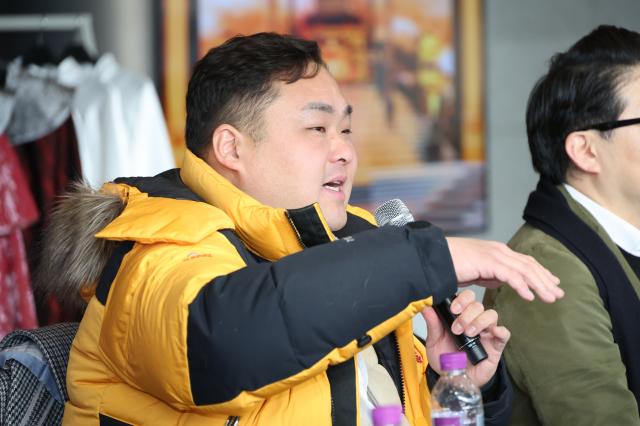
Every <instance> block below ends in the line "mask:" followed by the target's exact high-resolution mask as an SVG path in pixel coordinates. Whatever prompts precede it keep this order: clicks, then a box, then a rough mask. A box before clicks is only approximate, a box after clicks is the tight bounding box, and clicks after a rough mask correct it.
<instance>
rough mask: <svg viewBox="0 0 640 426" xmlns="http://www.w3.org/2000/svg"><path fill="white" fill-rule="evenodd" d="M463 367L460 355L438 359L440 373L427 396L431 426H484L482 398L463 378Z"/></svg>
mask: <svg viewBox="0 0 640 426" xmlns="http://www.w3.org/2000/svg"><path fill="white" fill-rule="evenodd" d="M466 366H467V355H466V354H465V353H464V352H452V353H448V354H442V355H440V367H441V368H442V371H443V373H442V376H440V378H439V379H438V382H437V383H436V385H435V387H434V388H433V391H432V392H431V418H432V425H433V426H436V425H438V426H444V425H447V426H453V425H460V426H463V425H465V426H467V425H472V426H484V410H483V409H482V394H481V393H480V389H478V387H477V386H476V385H475V384H474V383H473V382H472V381H471V379H469V376H467V373H466V370H465V368H466Z"/></svg>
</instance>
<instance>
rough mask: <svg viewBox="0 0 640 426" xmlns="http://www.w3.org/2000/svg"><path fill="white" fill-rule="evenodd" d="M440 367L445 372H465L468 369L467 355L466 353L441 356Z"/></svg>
mask: <svg viewBox="0 0 640 426" xmlns="http://www.w3.org/2000/svg"><path fill="white" fill-rule="evenodd" d="M440 367H442V369H443V370H445V371H451V370H464V369H465V368H467V354H466V353H464V352H451V353H448V354H441V355H440Z"/></svg>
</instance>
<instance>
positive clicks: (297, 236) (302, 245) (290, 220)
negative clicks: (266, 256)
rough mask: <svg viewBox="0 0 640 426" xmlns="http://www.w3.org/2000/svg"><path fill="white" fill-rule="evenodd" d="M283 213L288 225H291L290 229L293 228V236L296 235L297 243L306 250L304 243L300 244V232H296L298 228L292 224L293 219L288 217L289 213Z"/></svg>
mask: <svg viewBox="0 0 640 426" xmlns="http://www.w3.org/2000/svg"><path fill="white" fill-rule="evenodd" d="M284 212H285V214H286V215H287V219H288V220H289V223H290V224H291V227H292V228H293V232H295V234H296V238H297V239H298V242H299V243H300V246H301V247H302V248H307V246H305V245H304V243H303V242H302V237H301V236H300V232H298V228H296V224H295V223H293V219H292V218H291V216H290V215H289V212H288V211H286V210H285V211H284Z"/></svg>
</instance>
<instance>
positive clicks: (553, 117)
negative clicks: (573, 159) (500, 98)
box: [527, 25, 640, 184]
mask: <svg viewBox="0 0 640 426" xmlns="http://www.w3.org/2000/svg"><path fill="white" fill-rule="evenodd" d="M636 65H640V34H638V33H636V32H634V31H629V30H626V29H624V28H618V27H614V26H608V25H603V26H600V27H598V28H596V29H595V30H593V31H592V32H591V33H589V34H588V35H586V36H584V37H583V38H581V39H580V40H579V41H578V42H577V43H576V44H574V45H573V46H571V48H570V49H569V50H568V51H566V52H564V53H558V54H556V55H554V56H553V57H552V58H551V63H550V66H549V71H548V72H547V74H546V75H544V76H543V77H542V78H540V80H538V82H537V83H536V85H535V86H534V88H533V90H532V92H531V95H530V96H529V102H528V105H527V136H528V139H529V149H530V150H531V157H532V160H533V167H534V169H535V170H536V171H537V172H538V173H540V175H541V176H542V177H545V178H548V179H550V180H551V181H552V182H553V183H555V184H559V183H562V182H564V181H565V176H566V172H567V169H568V167H569V162H570V160H569V157H568V155H567V153H566V151H565V148H564V141H565V139H566V138H567V136H568V135H569V134H570V133H571V132H574V131H577V130H579V129H584V128H587V127H588V126H591V125H595V124H597V123H601V122H606V121H614V120H617V119H618V117H619V116H620V114H621V113H622V111H623V110H624V108H625V106H626V105H625V104H624V102H623V99H622V98H621V96H620V93H619V91H620V88H621V86H622V85H624V84H625V83H626V82H627V78H628V75H629V72H630V71H631V70H632V67H634V66H636ZM610 133H611V132H610V131H609V132H603V136H604V137H605V138H606V137H609V135H610Z"/></svg>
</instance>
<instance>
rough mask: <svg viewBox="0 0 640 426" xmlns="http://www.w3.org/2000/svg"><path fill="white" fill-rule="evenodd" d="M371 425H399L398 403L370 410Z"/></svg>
mask: <svg viewBox="0 0 640 426" xmlns="http://www.w3.org/2000/svg"><path fill="white" fill-rule="evenodd" d="M371 419H372V420H373V426H400V425H401V424H402V407H401V406H399V405H383V406H381V407H376V408H374V409H373V410H372V412H371Z"/></svg>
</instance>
